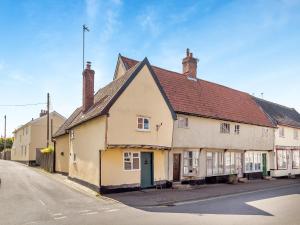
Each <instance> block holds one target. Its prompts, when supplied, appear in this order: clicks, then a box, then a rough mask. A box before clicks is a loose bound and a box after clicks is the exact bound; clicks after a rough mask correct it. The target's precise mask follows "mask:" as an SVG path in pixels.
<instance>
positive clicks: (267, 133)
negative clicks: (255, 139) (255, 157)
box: [262, 128, 269, 137]
mask: <svg viewBox="0 0 300 225" xmlns="http://www.w3.org/2000/svg"><path fill="white" fill-rule="evenodd" d="M268 136H269V129H268V128H262V137H268Z"/></svg>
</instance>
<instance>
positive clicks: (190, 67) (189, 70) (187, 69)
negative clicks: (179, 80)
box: [182, 48, 199, 78]
mask: <svg viewBox="0 0 300 225" xmlns="http://www.w3.org/2000/svg"><path fill="white" fill-rule="evenodd" d="M198 61H199V60H198V59H197V58H194V57H193V53H191V52H190V49H188V48H187V49H186V57H185V58H184V59H183V60H182V73H183V74H184V75H186V76H187V77H191V78H196V77H197V63H198Z"/></svg>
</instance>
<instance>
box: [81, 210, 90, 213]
mask: <svg viewBox="0 0 300 225" xmlns="http://www.w3.org/2000/svg"><path fill="white" fill-rule="evenodd" d="M90 211H92V210H89V209H86V210H81V211H79V213H86V212H90Z"/></svg>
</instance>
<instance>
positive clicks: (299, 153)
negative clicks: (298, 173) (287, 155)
mask: <svg viewBox="0 0 300 225" xmlns="http://www.w3.org/2000/svg"><path fill="white" fill-rule="evenodd" d="M296 152H297V153H298V159H295V153H296ZM295 162H296V163H298V165H297V166H295ZM292 168H293V169H299V168H300V150H292Z"/></svg>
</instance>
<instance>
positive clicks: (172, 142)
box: [168, 120, 175, 181]
mask: <svg viewBox="0 0 300 225" xmlns="http://www.w3.org/2000/svg"><path fill="white" fill-rule="evenodd" d="M174 124H175V120H173V128H172V141H171V150H168V181H170V151H172V150H173V144H174V127H175V126H174Z"/></svg>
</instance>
